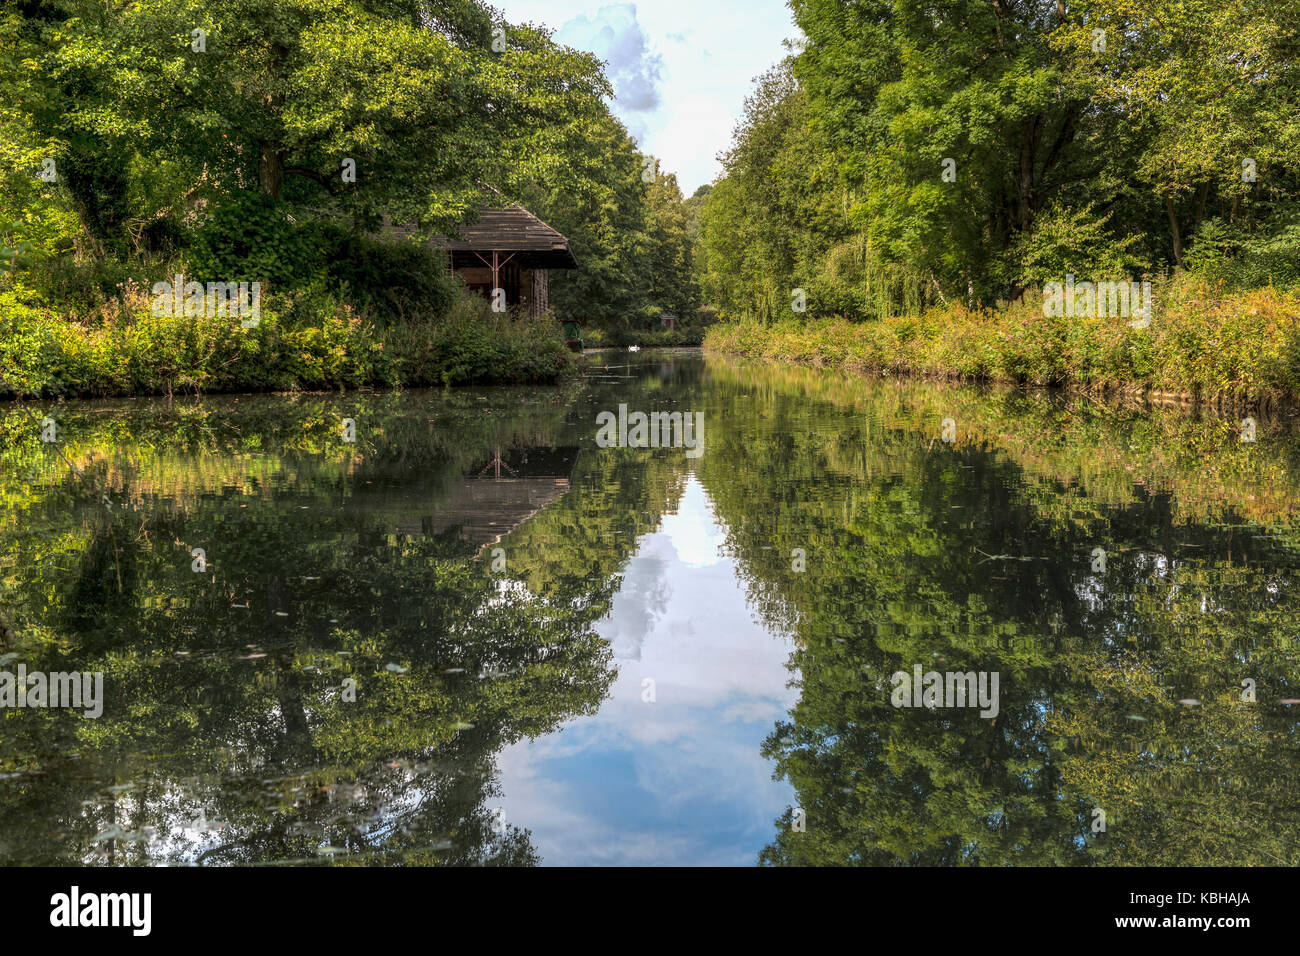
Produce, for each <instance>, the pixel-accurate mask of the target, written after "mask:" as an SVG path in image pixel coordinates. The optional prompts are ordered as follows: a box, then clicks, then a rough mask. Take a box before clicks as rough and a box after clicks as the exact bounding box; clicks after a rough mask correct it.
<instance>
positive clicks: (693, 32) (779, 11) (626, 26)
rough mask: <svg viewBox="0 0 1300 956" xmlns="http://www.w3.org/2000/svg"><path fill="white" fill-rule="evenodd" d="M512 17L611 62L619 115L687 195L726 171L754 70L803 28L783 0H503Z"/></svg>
mask: <svg viewBox="0 0 1300 956" xmlns="http://www.w3.org/2000/svg"><path fill="white" fill-rule="evenodd" d="M496 6H498V8H500V9H502V10H504V12H505V16H506V19H507V20H509V21H511V22H514V23H520V22H531V23H538V24H545V25H546V26H548V27H550V28H551V29H552V30H553V31H554V34H555V39H556V40H557V41H558V42H560V43H563V44H565V45H567V46H571V47H574V48H576V49H580V50H588V51H590V52H592V53H595V54H596V55H597V56H599V57H601V58H602V59H604V60H605V61H606V62H607V63H608V64H609V66H608V71H607V72H608V75H609V78H610V80H611V81H612V82H613V84H614V89H615V99H614V102H613V103H612V104H611V106H612V108H613V110H614V112H615V114H617V116H618V117H619V119H621V120H622V121H623V123H624V125H626V126H627V128H628V132H630V133H631V134H632V135H633V136H635V137H636V139H637V143H638V144H639V145H640V147H641V149H642V150H643V151H645V152H649V153H653V154H654V155H655V156H658V157H659V159H660V169H662V170H664V171H665V172H674V173H676V174H677V182H678V184H679V185H680V186H681V187H682V192H683V193H685V194H686V195H690V194H691V193H692V192H694V191H695V189H696V188H697V187H698V186H701V185H703V184H704V183H707V182H711V181H712V180H713V179H714V178H715V177H716V176H717V174H718V173H719V171H720V169H719V166H718V163H717V161H716V156H717V154H718V153H720V152H722V151H723V150H725V149H726V148H727V146H728V144H729V143H730V142H731V131H732V128H733V127H734V126H735V123H736V120H737V118H739V116H740V112H741V107H742V104H743V102H744V99H745V96H746V95H747V94H748V93H749V91H750V88H751V85H752V82H753V79H754V77H756V76H757V75H758V74H760V73H762V72H763V71H764V70H766V69H768V67H770V66H772V65H773V64H774V63H776V62H778V61H779V60H780V59H781V58H782V57H783V56H785V54H786V50H785V48H784V47H783V46H782V41H783V40H786V39H793V38H795V37H797V36H798V35H799V31H798V28H796V27H795V25H794V22H793V20H792V18H791V15H790V10H789V8H788V7H786V5H785V2H784V0H743V2H742V0H703V2H701V0H657V2H654V3H642V4H636V3H607V4H601V3H593V2H591V0H497V3H496Z"/></svg>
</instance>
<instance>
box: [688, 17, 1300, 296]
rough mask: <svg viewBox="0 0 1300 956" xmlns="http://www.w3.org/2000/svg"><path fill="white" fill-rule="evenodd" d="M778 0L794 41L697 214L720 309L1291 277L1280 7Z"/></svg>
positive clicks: (1293, 63) (1293, 66)
mask: <svg viewBox="0 0 1300 956" xmlns="http://www.w3.org/2000/svg"><path fill="white" fill-rule="evenodd" d="M791 6H792V8H793V11H794V15H795V20H796V22H797V23H798V25H799V27H800V28H801V29H802V30H803V32H804V34H805V35H806V38H807V41H806V44H805V45H804V47H803V49H802V50H800V51H799V52H798V53H796V54H795V55H792V56H791V57H789V58H788V59H787V60H786V61H785V62H783V63H782V64H780V65H779V66H777V67H776V68H774V69H773V70H772V71H771V72H769V73H768V74H766V75H765V76H763V77H762V78H760V80H759V82H758V84H757V87H756V89H755V91H754V93H753V95H752V96H751V98H750V99H749V101H748V103H747V107H746V112H745V116H744V118H743V120H742V122H741V123H740V124H739V126H738V128H737V130H736V134H735V141H734V144H733V147H732V149H731V151H730V152H729V153H728V154H727V155H726V157H725V175H724V176H723V178H722V179H721V180H720V181H719V182H718V183H716V184H715V185H714V187H713V189H712V190H711V191H710V192H709V194H708V196H707V198H706V199H705V200H704V202H703V209H702V211H701V239H700V249H699V255H700V269H701V283H702V286H703V289H704V293H705V298H706V301H707V302H708V303H709V304H710V305H713V306H716V308H717V309H718V310H719V311H720V312H721V313H722V314H723V315H724V316H728V317H737V316H741V315H749V316H753V317H756V318H758V319H760V320H766V319H769V318H772V317H779V316H781V315H784V316H787V317H793V318H796V319H798V318H816V317H826V316H844V317H847V318H849V319H852V320H862V319H870V318H878V317H880V316H883V315H891V314H899V313H912V314H915V313H918V312H921V311H924V310H925V309H926V308H928V307H930V306H935V305H938V306H946V305H949V304H952V303H961V304H963V305H965V306H968V307H975V306H979V305H981V304H982V305H984V306H994V305H995V304H997V303H1005V302H1008V301H1011V300H1015V299H1017V298H1019V297H1021V296H1022V295H1026V293H1027V294H1028V295H1027V298H1028V299H1029V300H1030V301H1034V302H1037V301H1038V295H1037V293H1038V290H1039V288H1040V287H1041V284H1042V283H1045V282H1047V281H1053V280H1055V281H1063V280H1064V278H1065V276H1066V275H1067V274H1074V275H1076V276H1079V277H1081V278H1097V279H1108V278H1119V277H1133V278H1141V277H1142V276H1143V275H1150V276H1152V277H1156V276H1158V275H1160V274H1162V273H1167V272H1172V271H1176V270H1178V269H1180V268H1183V269H1188V270H1193V271H1196V272H1199V273H1202V274H1203V275H1204V276H1205V277H1206V278H1209V279H1211V280H1214V281H1222V282H1223V283H1224V284H1225V285H1226V286H1227V287H1229V288H1231V287H1238V288H1249V287H1252V286H1259V285H1267V284H1269V283H1270V282H1271V283H1272V284H1274V285H1294V284H1296V283H1297V281H1300V273H1298V272H1297V267H1296V262H1297V261H1300V238H1298V237H1300V174H1298V173H1297V169H1300V163H1297V159H1300V122H1298V121H1297V116H1300V111H1297V105H1298V103H1297V101H1298V98H1300V87H1298V86H1297V83H1296V71H1297V65H1298V64H1297V60H1296V49H1297V47H1296V42H1295V41H1296V36H1297V28H1298V27H1300V11H1297V8H1296V7H1295V5H1294V4H1292V3H1289V2H1286V0H1260V2H1255V3H1249V4H1245V5H1243V4H1241V3H1237V2H1233V0H1208V2H1205V3H1198V4H1184V3H1181V2H1178V0H1155V2H1154V3H1142V4H1134V3H1130V2H1128V0H1084V2H1078V3H1070V4H1069V5H1068V6H1067V5H1066V4H1063V3H1057V2H1049V0H1000V2H996V3H993V4H988V3H984V2H976V0H950V2H943V3H939V4H937V5H936V4H934V3H928V2H927V3H920V2H916V0H865V2H860V3H854V4H850V5H846V4H843V3H841V2H839V0H792V2H791ZM795 289H803V290H804V292H805V298H806V307H807V310H806V312H804V313H802V315H800V314H796V311H795V310H793V309H792V303H793V296H794V294H795V293H794V290H795Z"/></svg>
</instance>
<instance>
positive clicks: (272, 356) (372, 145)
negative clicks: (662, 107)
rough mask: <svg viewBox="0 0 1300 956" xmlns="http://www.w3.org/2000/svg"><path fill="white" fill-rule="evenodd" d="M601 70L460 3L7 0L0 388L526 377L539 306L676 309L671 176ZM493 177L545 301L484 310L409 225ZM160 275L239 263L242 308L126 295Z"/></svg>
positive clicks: (683, 223) (0, 142)
mask: <svg viewBox="0 0 1300 956" xmlns="http://www.w3.org/2000/svg"><path fill="white" fill-rule="evenodd" d="M610 92H611V91H610V86H609V83H608V81H607V79H606V77H605V75H604V64H603V63H602V62H601V61H599V60H598V59H596V58H595V57H593V56H591V55H589V54H586V53H580V52H578V51H575V50H572V49H569V48H567V47H563V46H560V45H558V44H556V43H554V42H552V40H551V39H550V36H549V34H547V33H546V32H545V31H544V30H543V29H540V28H535V27H533V26H529V25H516V24H511V23H508V22H505V21H502V20H501V19H500V16H499V14H498V13H497V12H496V11H494V10H493V9H492V8H490V7H488V6H486V5H485V4H482V3H480V2H478V0H434V2H427V0H217V2H215V3H208V4H204V5H203V6H202V7H201V8H200V7H195V6H194V5H193V4H191V3H189V2H187V0H143V2H141V3H135V4H132V5H130V6H129V7H128V8H121V9H119V8H108V7H104V6H103V5H102V4H96V3H92V2H89V0H52V2H49V3H43V4H25V5H21V6H19V7H17V8H11V9H8V10H6V12H4V13H3V14H0V327H2V328H3V330H4V335H5V343H4V345H3V346H0V378H3V380H4V382H5V383H7V384H3V385H0V392H3V393H4V394H7V395H13V394H33V395H114V394H129V393H137V392H171V391H173V390H229V389H238V390H244V389H264V388H273V389H294V388H327V387H329V388H332V387H351V386H358V385H366V386H391V385H423V384H442V383H451V384H458V383H465V382H480V381H501V382H528V381H538V380H554V379H555V378H556V377H557V376H558V375H559V374H562V373H563V371H564V370H565V369H566V368H567V367H568V362H569V361H570V360H569V359H568V358H567V357H566V356H567V353H566V352H565V351H564V349H563V340H562V339H563V337H562V333H561V328H560V321H561V320H564V319H573V320H576V321H578V322H579V323H580V324H582V325H583V326H585V327H592V326H596V327H600V328H603V329H607V330H609V331H610V333H611V334H613V333H618V332H625V331H633V330H644V329H651V328H653V329H658V328H659V327H660V321H659V317H660V315H661V314H662V313H664V312H670V313H673V314H675V315H678V316H682V317H689V316H691V315H692V314H693V313H694V310H695V309H696V307H697V305H698V303H697V292H696V290H695V285H694V279H693V272H692V261H691V254H690V248H691V247H690V240H689V237H688V234H687V219H686V216H687V213H686V209H685V206H684V204H683V202H682V197H681V193H680V190H679V189H678V187H677V184H676V179H675V177H674V176H672V175H671V174H668V173H666V172H661V171H660V170H659V169H658V165H657V161H656V160H655V159H654V157H650V156H644V155H642V154H641V153H640V152H639V151H638V150H637V148H636V145H635V143H634V141H633V140H632V139H631V137H629V136H628V134H627V132H626V130H625V129H624V128H623V127H622V125H621V124H620V123H619V122H618V120H616V119H615V118H614V116H613V115H612V113H611V112H610V110H609V107H608V105H607V100H608V98H609V96H610ZM506 201H520V202H522V203H523V204H524V205H525V206H526V207H527V208H529V209H530V210H531V211H532V212H534V213H536V214H537V215H538V216H540V217H541V218H543V219H544V220H546V221H548V222H550V223H551V224H552V225H554V226H555V228H557V229H559V230H560V231H561V232H562V233H564V234H565V235H566V236H567V237H568V238H569V240H570V244H571V248H572V249H573V251H574V253H575V255H576V256H577V258H578V261H579V263H580V264H581V268H580V269H578V270H574V271H573V272H571V273H568V274H562V273H556V274H555V275H554V276H553V279H554V281H553V283H552V287H551V294H550V307H551V310H552V313H553V315H552V316H551V317H550V320H549V321H548V322H546V323H537V322H528V321H511V322H503V321H493V320H492V319H491V318H490V317H489V316H488V315H487V313H486V312H485V311H484V310H483V309H481V308H480V307H479V305H478V303H477V300H475V299H473V298H472V297H471V295H470V294H469V293H468V292H467V290H466V289H465V288H464V287H463V286H462V285H461V284H460V283H459V282H458V281H457V280H454V279H452V278H451V277H448V276H447V275H445V272H446V269H445V260H444V256H443V255H442V254H441V253H439V252H438V251H437V250H436V249H435V248H431V247H430V245H429V241H430V240H431V239H433V238H434V237H436V236H439V235H448V234H454V233H455V232H456V230H457V228H458V227H459V226H460V225H462V224H465V223H467V222H469V221H472V219H473V218H474V217H475V216H476V215H477V212H478V210H479V209H480V208H481V207H482V206H483V205H485V204H489V203H501V202H506ZM415 222H418V223H419V224H420V226H421V228H420V231H419V232H418V233H417V234H416V235H415V236H414V237H412V239H411V240H410V241H400V242H399V241H395V240H392V239H390V238H389V237H390V235H391V234H390V233H389V232H388V230H387V227H388V225H390V224H393V223H415ZM177 274H180V275H183V276H184V279H185V281H187V282H189V281H198V282H201V283H209V282H220V283H231V282H242V281H247V282H249V283H251V282H259V283H260V290H261V298H260V302H259V306H260V312H261V314H260V316H259V318H260V322H259V323H258V324H256V325H253V324H251V323H248V324H245V323H241V322H240V321H232V320H231V319H230V318H229V317H227V316H212V315H208V316H203V315H189V316H185V317H183V318H182V317H168V316H158V315H155V314H153V310H151V309H150V307H149V305H150V303H149V298H148V295H147V293H148V291H149V290H152V289H153V287H154V286H155V284H157V283H159V282H170V281H172V279H173V277H174V276H175V275H177Z"/></svg>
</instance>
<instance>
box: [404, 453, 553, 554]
mask: <svg viewBox="0 0 1300 956" xmlns="http://www.w3.org/2000/svg"><path fill="white" fill-rule="evenodd" d="M577 461H578V446H577V445H570V446H561V447H538V448H516V449H511V450H508V451H505V452H503V451H501V450H500V449H497V450H496V451H495V452H494V453H493V455H492V456H491V457H490V458H489V459H488V460H487V461H486V463H483V464H482V465H481V466H479V465H477V464H476V466H475V467H474V468H473V469H471V470H470V471H469V472H467V473H466V474H465V475H464V476H463V477H461V478H457V479H453V480H452V481H450V482H449V483H448V484H447V485H446V486H445V488H444V491H445V493H446V500H445V501H444V502H443V503H442V504H441V505H440V506H439V507H438V509H437V511H436V512H435V513H434V514H433V515H431V516H429V517H427V518H423V519H421V521H420V526H419V527H418V528H416V527H414V526H406V527H400V528H399V529H398V530H399V531H401V532H403V533H406V534H445V533H446V532H447V531H449V530H451V529H453V528H456V527H459V528H460V533H461V536H462V537H463V538H465V540H467V541H470V542H472V543H473V544H476V545H479V546H480V547H481V546H484V545H488V544H495V543H496V542H497V541H500V540H501V539H502V538H503V537H504V536H505V535H507V534H509V533H510V532H511V531H513V530H514V529H515V528H517V527H519V526H520V525H521V524H523V523H524V522H525V521H527V520H528V519H529V518H531V517H533V516H534V515H536V514H537V513H538V512H540V511H541V510H542V509H543V508H546V507H547V506H548V505H550V504H551V503H553V502H555V501H557V500H559V499H560V498H562V497H563V496H564V495H565V494H566V493H567V492H568V490H569V487H570V484H571V482H572V478H573V469H574V467H575V466H576V464H577Z"/></svg>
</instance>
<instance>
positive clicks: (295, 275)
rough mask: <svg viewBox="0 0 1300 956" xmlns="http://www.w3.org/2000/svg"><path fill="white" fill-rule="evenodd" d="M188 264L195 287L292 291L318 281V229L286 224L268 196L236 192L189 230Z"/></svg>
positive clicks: (320, 257)
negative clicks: (249, 285)
mask: <svg viewBox="0 0 1300 956" xmlns="http://www.w3.org/2000/svg"><path fill="white" fill-rule="evenodd" d="M189 263H190V270H189V271H190V272H191V273H192V276H190V277H191V278H193V279H196V280H198V281H200V282H209V281H216V282H263V283H266V284H267V285H268V287H269V288H270V289H277V290H278V289H281V288H283V289H295V288H301V287H303V286H306V285H310V284H311V283H312V282H313V281H316V280H318V279H320V278H321V277H323V275H324V271H325V269H324V242H323V239H322V236H321V233H320V231H319V230H318V229H310V228H302V227H298V226H295V225H294V224H293V223H292V222H290V221H289V218H288V215H287V214H286V211H285V209H284V207H282V206H281V205H279V204H278V203H276V202H275V200H273V199H271V197H269V196H267V195H265V194H264V193H260V192H241V193H236V194H234V195H233V196H231V197H230V198H228V199H225V200H223V201H221V202H220V203H218V204H216V205H215V206H214V207H213V208H212V209H211V210H210V211H209V213H208V217H207V220H206V221H205V222H204V223H203V225H202V226H200V227H199V228H198V229H197V230H196V231H195V234H194V239H193V243H192V245H191V248H190V257H189ZM266 291H268V290H267V289H264V290H263V292H266Z"/></svg>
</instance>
